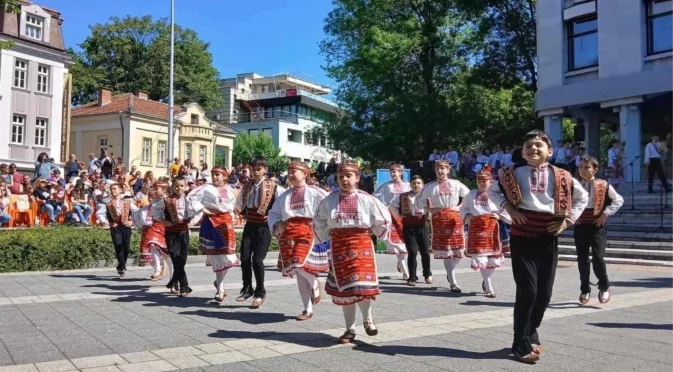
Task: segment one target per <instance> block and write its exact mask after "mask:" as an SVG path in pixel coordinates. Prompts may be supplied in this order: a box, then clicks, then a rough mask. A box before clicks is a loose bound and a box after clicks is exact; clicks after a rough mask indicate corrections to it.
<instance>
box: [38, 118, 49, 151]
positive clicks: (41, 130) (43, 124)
mask: <svg viewBox="0 0 673 372" xmlns="http://www.w3.org/2000/svg"><path fill="white" fill-rule="evenodd" d="M46 145H47V119H40V118H37V119H36V120H35V146H41V147H45V146H46Z"/></svg>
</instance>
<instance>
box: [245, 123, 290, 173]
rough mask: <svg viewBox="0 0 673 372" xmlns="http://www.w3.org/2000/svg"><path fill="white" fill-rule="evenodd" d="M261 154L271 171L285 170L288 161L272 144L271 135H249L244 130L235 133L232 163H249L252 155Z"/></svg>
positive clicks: (288, 163)
mask: <svg viewBox="0 0 673 372" xmlns="http://www.w3.org/2000/svg"><path fill="white" fill-rule="evenodd" d="M256 156H263V157H264V158H266V161H267V162H268V164H269V169H270V170H271V171H273V172H282V171H285V170H287V167H288V166H289V165H290V161H289V160H288V158H287V157H286V156H285V155H282V154H281V151H280V149H279V148H278V147H276V146H274V144H273V142H272V140H271V137H269V136H267V135H263V134H262V135H251V134H247V133H245V132H242V133H238V134H237V135H236V141H234V150H233V151H232V160H233V164H234V165H238V164H249V163H250V161H251V160H252V158H253V157H256Z"/></svg>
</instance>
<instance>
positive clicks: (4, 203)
mask: <svg viewBox="0 0 673 372" xmlns="http://www.w3.org/2000/svg"><path fill="white" fill-rule="evenodd" d="M7 191H8V190H7V186H6V185H4V186H3V185H0V225H2V226H7V225H9V223H10V222H12V217H10V215H9V194H8V193H7Z"/></svg>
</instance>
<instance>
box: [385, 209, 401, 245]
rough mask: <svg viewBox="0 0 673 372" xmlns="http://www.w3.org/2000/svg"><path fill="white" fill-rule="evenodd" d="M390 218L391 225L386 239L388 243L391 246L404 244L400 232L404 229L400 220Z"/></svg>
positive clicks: (399, 218) (398, 218)
mask: <svg viewBox="0 0 673 372" xmlns="http://www.w3.org/2000/svg"><path fill="white" fill-rule="evenodd" d="M391 217H392V220H393V223H392V228H391V229H390V236H389V237H388V241H389V242H391V243H393V244H404V240H403V239H402V230H403V228H404V224H403V222H402V218H401V217H396V216H394V215H392V214H391Z"/></svg>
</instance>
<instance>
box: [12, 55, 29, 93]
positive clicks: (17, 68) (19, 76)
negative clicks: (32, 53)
mask: <svg viewBox="0 0 673 372" xmlns="http://www.w3.org/2000/svg"><path fill="white" fill-rule="evenodd" d="M27 67H28V63H27V62H26V61H23V60H20V59H17V60H16V62H14V86H15V87H17V88H25V87H26V72H27V71H26V68H27Z"/></svg>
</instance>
